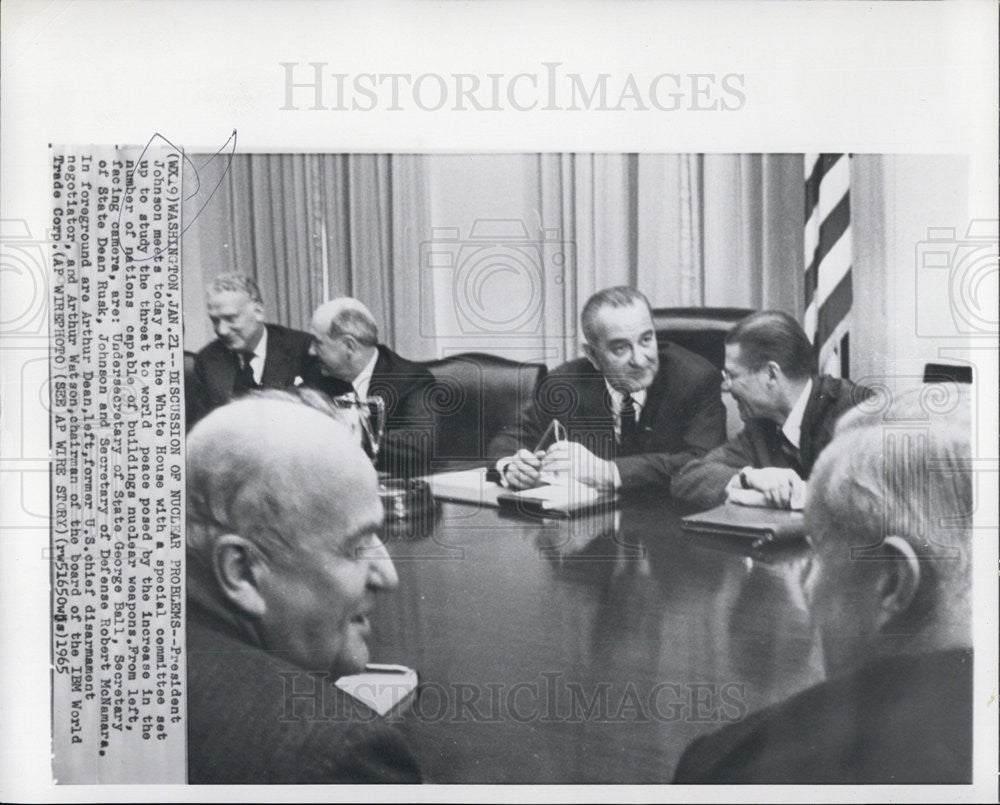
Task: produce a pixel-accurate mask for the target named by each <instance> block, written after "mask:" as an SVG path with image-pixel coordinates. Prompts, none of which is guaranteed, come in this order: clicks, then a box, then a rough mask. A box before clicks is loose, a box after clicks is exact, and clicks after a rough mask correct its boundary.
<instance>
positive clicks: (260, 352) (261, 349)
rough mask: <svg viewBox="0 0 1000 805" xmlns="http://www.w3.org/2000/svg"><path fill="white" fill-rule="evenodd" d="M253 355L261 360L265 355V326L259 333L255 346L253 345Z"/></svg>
mask: <svg viewBox="0 0 1000 805" xmlns="http://www.w3.org/2000/svg"><path fill="white" fill-rule="evenodd" d="M253 356H254V357H255V358H260V359H261V360H263V359H264V358H266V357H267V327H265V328H264V332H262V333H261V334H260V341H258V342H257V346H256V347H254V350H253Z"/></svg>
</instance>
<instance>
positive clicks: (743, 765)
mask: <svg viewBox="0 0 1000 805" xmlns="http://www.w3.org/2000/svg"><path fill="white" fill-rule="evenodd" d="M921 399H922V398H921V397H920V396H918V395H916V394H914V395H908V396H906V397H904V398H903V399H902V400H898V401H896V403H894V404H893V405H892V407H891V408H889V410H887V411H884V412H883V411H879V412H875V413H871V412H865V411H864V410H862V409H856V410H855V411H851V412H849V413H848V414H846V415H845V416H844V418H843V420H841V423H840V424H839V426H838V428H837V436H836V437H835V438H834V440H833V441H832V442H831V443H830V445H829V447H827V448H826V450H824V451H823V455H822V456H820V458H819V460H818V461H817V463H816V466H815V468H814V470H813V475H812V479H811V480H810V484H809V492H808V498H807V501H806V508H805V520H806V525H807V529H808V533H809V535H810V541H811V543H812V552H811V554H810V555H809V557H808V558H807V559H806V561H805V562H804V563H803V564H802V567H803V570H802V578H801V583H802V588H803V590H804V593H805V596H804V597H805V600H806V601H807V603H808V606H809V609H810V612H811V615H812V620H813V623H814V624H815V627H816V631H817V632H818V636H819V638H820V643H821V645H822V650H823V657H824V665H825V668H826V674H827V678H828V679H827V681H826V682H824V683H822V684H820V685H818V686H815V687H813V688H810V689H808V690H806V691H804V692H803V693H800V694H798V695H796V696H794V697H792V698H791V699H789V700H788V701H786V702H783V703H781V704H779V705H777V706H774V707H771V708H768V709H766V710H763V711H760V712H758V713H755V714H753V715H751V716H750V717H749V718H747V719H745V720H744V721H742V722H740V723H737V724H733V725H731V726H728V727H726V728H724V729H722V730H720V731H719V732H717V733H715V734H713V735H709V736H708V737H705V738H701V739H698V740H697V741H695V742H694V743H693V744H692V745H691V746H690V747H689V748H688V750H687V751H686V752H685V754H684V756H683V757H682V758H681V762H680V765H679V766H678V769H677V773H676V777H675V780H676V781H677V782H689V783H789V782H799V783H845V784H849V783H890V782H893V783H962V782H970V777H971V756H972V734H971V731H972V635H971V621H972V606H971V594H972V578H971V560H972V527H971V525H972V524H971V517H972V512H973V510H974V506H973V492H972V473H971V471H970V468H971V463H970V461H971V449H970V433H971V431H970V427H969V406H968V404H967V403H968V399H967V398H966V399H964V400H963V401H961V403H960V404H959V406H958V407H957V408H956V409H955V410H953V411H948V412H947V413H944V414H942V413H937V412H932V411H928V410H926V407H925V406H923V405H922V404H921Z"/></svg>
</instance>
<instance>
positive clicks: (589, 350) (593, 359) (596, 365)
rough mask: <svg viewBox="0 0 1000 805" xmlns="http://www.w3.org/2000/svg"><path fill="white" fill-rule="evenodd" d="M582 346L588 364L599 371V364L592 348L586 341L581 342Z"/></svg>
mask: <svg viewBox="0 0 1000 805" xmlns="http://www.w3.org/2000/svg"><path fill="white" fill-rule="evenodd" d="M581 346H582V347H583V354H584V355H586V356H587V360H588V361H590V365H591V366H593V367H594V368H595V369H596V370H597V371H598V372H600V371H601V365H600V364H599V363H598V362H597V357H596V356H595V354H594V348H593V347H592V346H590V344H588V343H587V342H586V341H584V342H583V344H581Z"/></svg>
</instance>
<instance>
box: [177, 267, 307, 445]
mask: <svg viewBox="0 0 1000 805" xmlns="http://www.w3.org/2000/svg"><path fill="white" fill-rule="evenodd" d="M205 301H206V306H207V309H208V317H209V319H211V321H212V328H213V329H214V330H215V335H216V338H215V340H214V341H212V342H211V343H209V344H208V345H207V346H205V347H204V348H202V350H201V351H200V352H198V354H197V356H196V357H195V365H194V374H195V379H196V381H197V382H196V383H194V384H192V386H193V387H196V388H198V389H200V391H198V392H197V394H198V395H199V397H200V399H198V400H189V401H188V408H189V409H190V410H198V411H200V412H201V414H202V415H203V414H205V413H208V412H209V411H211V410H212V409H213V408H217V407H218V406H220V405H225V404H226V403H227V402H229V401H230V400H232V399H234V398H235V397H238V396H240V395H243V394H246V393H247V392H249V391H253V390H254V389H257V388H285V387H288V386H292V385H293V384H294V383H295V379H296V378H297V377H305V376H306V374H307V372H308V366H309V363H310V359H309V344H310V342H311V341H312V339H311V337H310V336H309V334H308V333H303V332H300V331H299V330H291V329H289V328H287V327H282V326H280V325H278V324H266V323H265V322H264V301H263V299H262V297H261V294H260V289H259V288H258V287H257V283H256V282H255V281H254V280H253V278H251V277H248V276H247V275H245V274H236V273H230V274H220V275H219V276H217V277H216V278H215V279H214V280H212V283H211V285H209V286H208V292H207V294H206V299H205ZM185 391H186V393H188V391H189V390H185ZM191 393H195V392H193V391H191ZM187 424H188V427H189V428H190V427H191V426H192V425H193V424H194V422H193V421H191V422H188V423H187Z"/></svg>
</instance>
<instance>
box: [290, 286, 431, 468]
mask: <svg viewBox="0 0 1000 805" xmlns="http://www.w3.org/2000/svg"><path fill="white" fill-rule="evenodd" d="M310 330H311V331H312V345H311V347H310V354H312V355H313V356H314V357H315V358H316V359H317V360H318V364H319V365H318V369H319V373H320V375H321V376H320V377H319V378H316V377H315V375H314V376H313V377H312V379H310V380H309V381H307V382H309V383H310V384H312V385H314V386H315V387H316V388H318V389H320V390H321V391H324V392H326V393H327V394H329V395H331V396H341V395H345V394H346V395H351V396H355V395H356V396H357V398H358V399H361V400H364V399H365V398H368V397H381V398H382V400H383V401H384V402H385V407H386V422H385V437H384V445H383V449H382V450H381V451H380V454H379V461H378V467H379V469H380V470H386V471H388V472H389V473H390V474H391V475H398V476H412V475H423V474H426V472H427V471H428V467H427V461H428V459H429V456H430V447H431V444H432V441H433V440H432V436H433V426H432V420H431V417H430V415H429V413H428V410H427V407H426V396H427V389H428V388H429V387H430V386H431V384H433V382H434V377H433V376H432V375H431V373H430V372H429V371H428V370H427V369H426V368H425V367H423V366H421V365H420V364H418V363H414V362H413V361H409V360H407V359H406V358H403V357H401V356H400V355H397V354H396V353H395V352H393V351H392V350H391V349H389V348H388V347H387V346H386V345H385V344H380V343H379V340H378V324H377V323H376V321H375V317H374V316H373V315H372V312H371V311H370V310H369V309H368V308H367V307H366V306H365V305H364V304H363V303H362V302H360V301H358V300H357V299H353V298H351V297H349V296H342V297H338V298H336V299H331V300H330V301H329V302H325V303H324V304H322V305H320V306H319V307H318V308H316V310H315V312H314V313H313V315H312V321H311V323H310Z"/></svg>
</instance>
